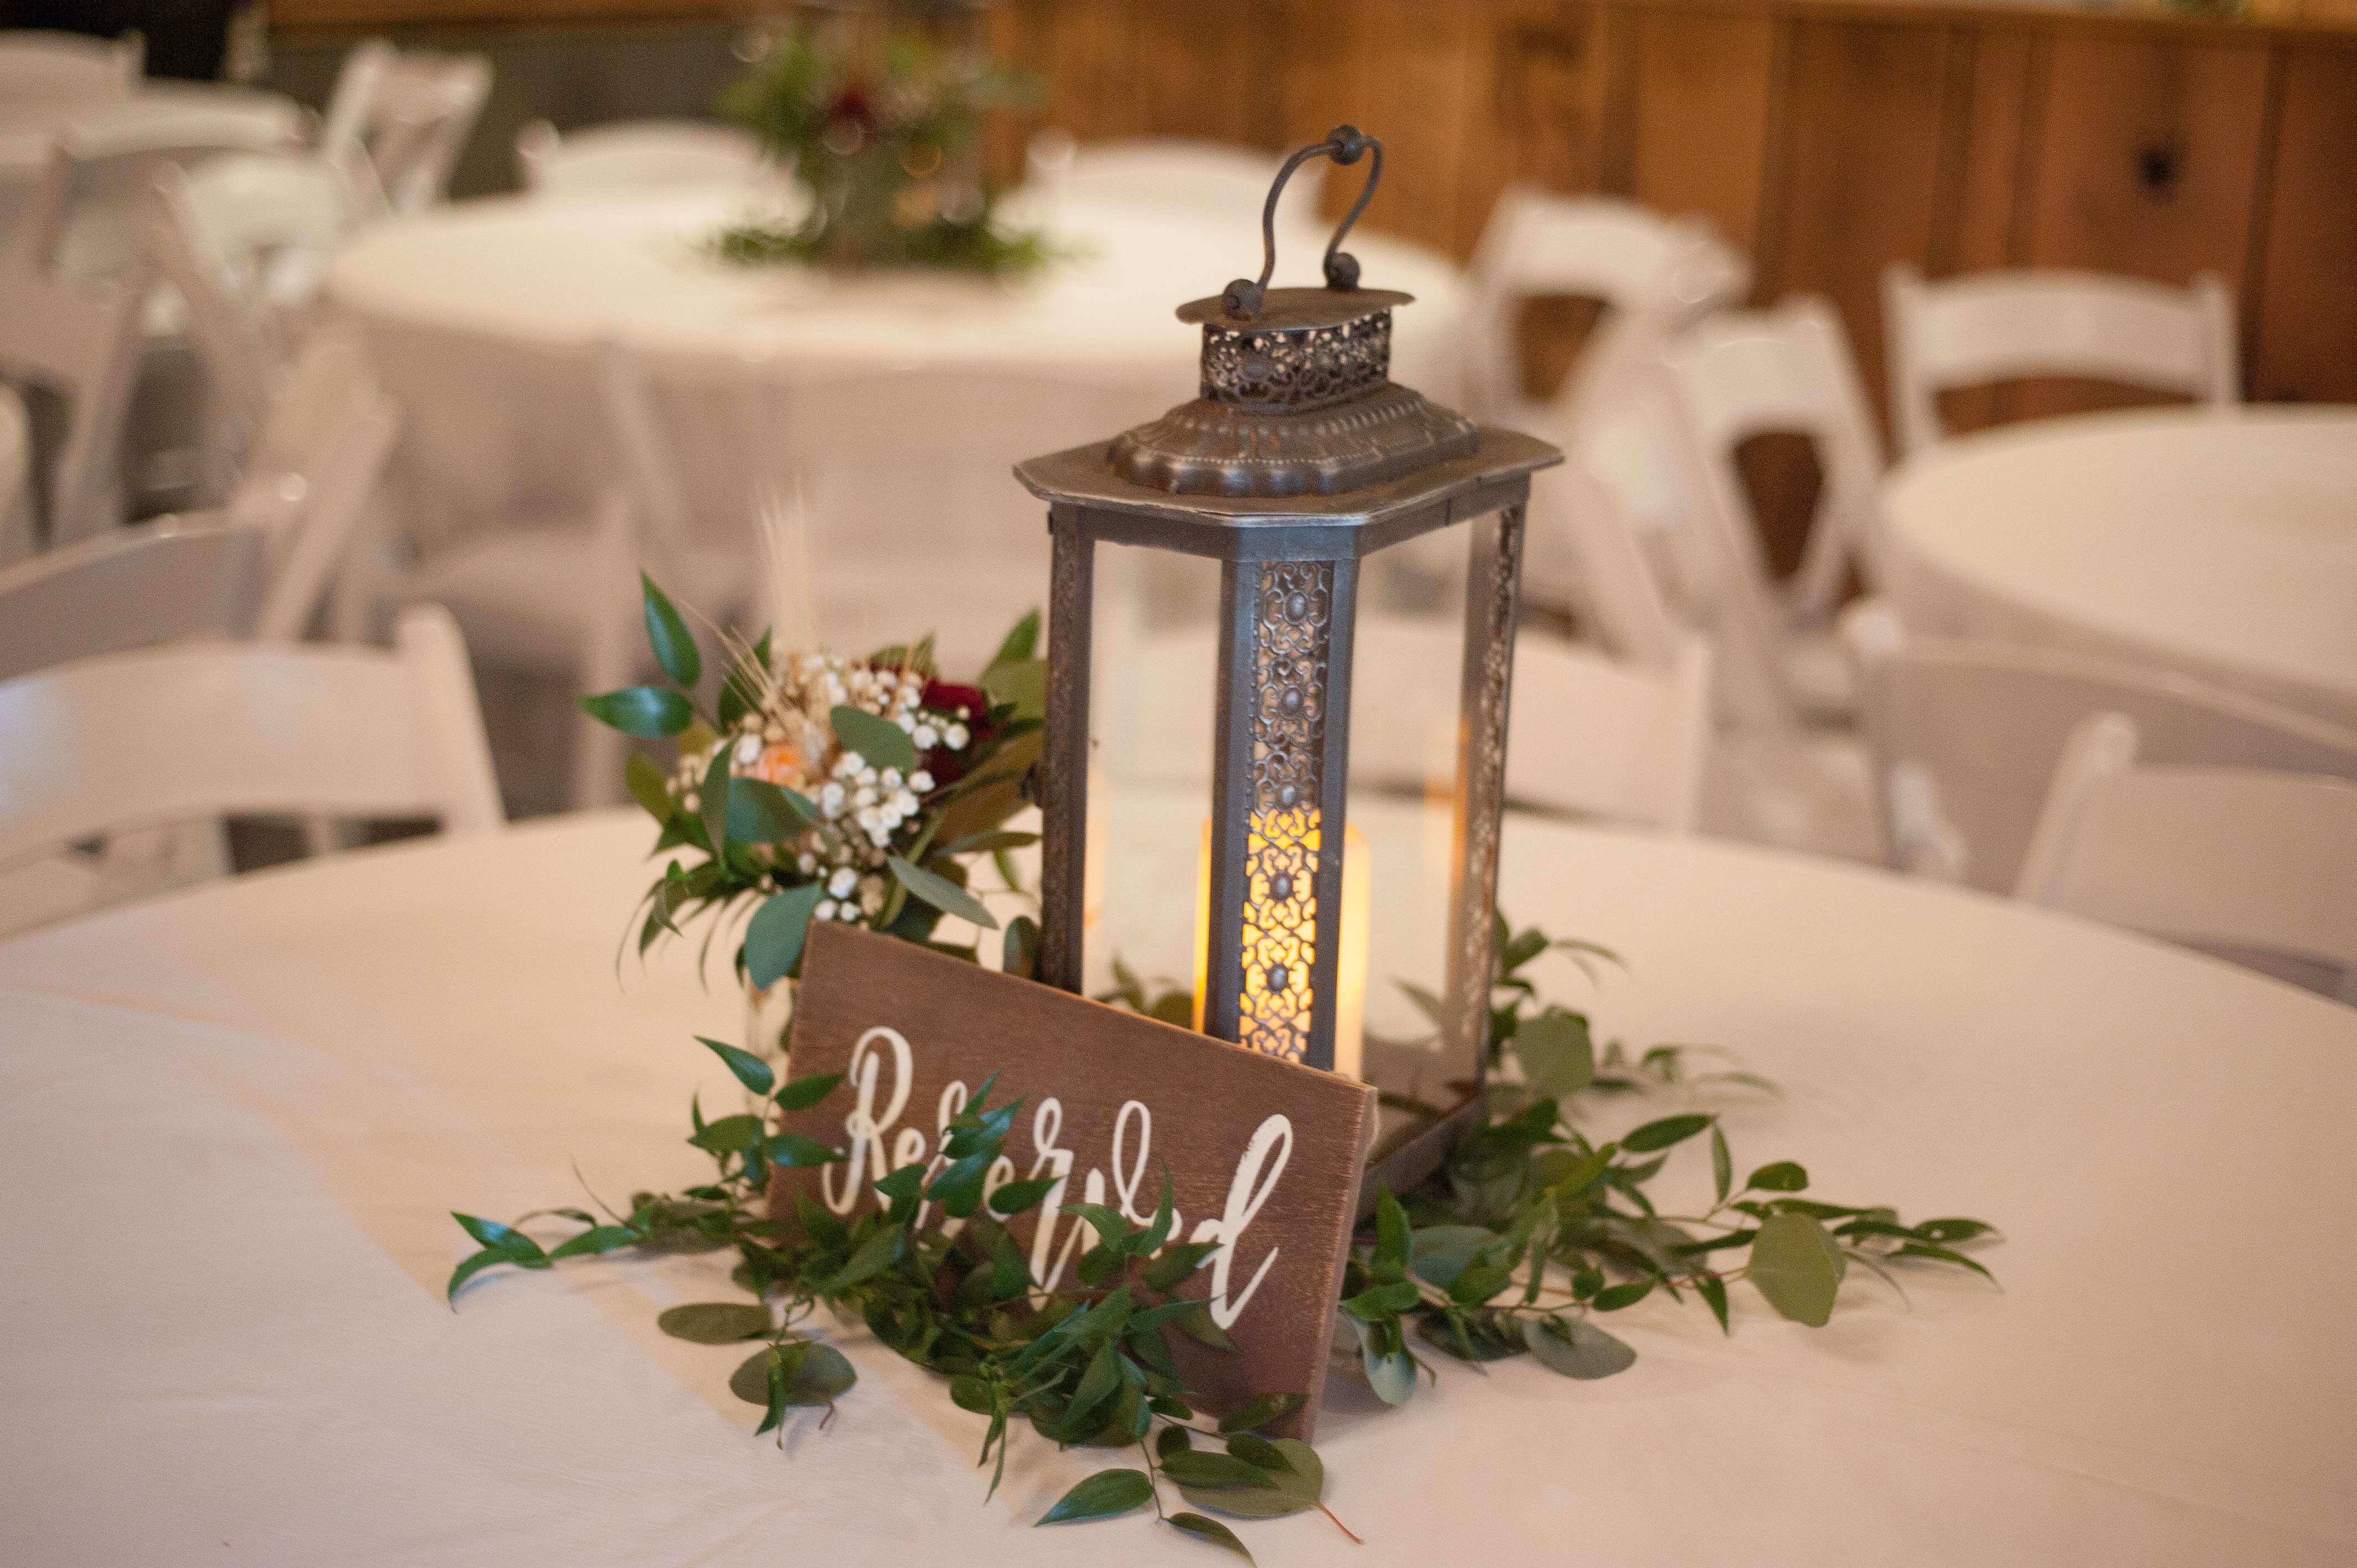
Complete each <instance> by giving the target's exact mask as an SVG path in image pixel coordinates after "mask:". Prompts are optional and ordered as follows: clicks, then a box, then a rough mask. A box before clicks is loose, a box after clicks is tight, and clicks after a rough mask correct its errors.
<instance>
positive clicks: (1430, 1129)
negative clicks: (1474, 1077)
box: [1358, 1090, 1490, 1219]
mask: <svg viewBox="0 0 2357 1568" xmlns="http://www.w3.org/2000/svg"><path fill="white" fill-rule="evenodd" d="M1489 1108H1490V1097H1489V1094H1488V1092H1487V1091H1486V1090H1474V1091H1473V1093H1472V1094H1471V1095H1469V1096H1468V1097H1467V1098H1466V1099H1465V1100H1463V1101H1460V1102H1459V1103H1458V1106H1457V1108H1456V1109H1455V1110H1453V1111H1450V1112H1448V1113H1446V1114H1445V1115H1443V1116H1442V1117H1441V1118H1440V1119H1439V1120H1438V1121H1437V1122H1427V1123H1426V1124H1425V1125H1424V1126H1422V1127H1419V1128H1415V1129H1413V1130H1411V1131H1408V1132H1407V1133H1405V1136H1404V1137H1397V1138H1395V1139H1394V1141H1393V1142H1391V1143H1390V1144H1385V1142H1384V1141H1383V1140H1382V1139H1381V1138H1380V1137H1379V1138H1378V1139H1377V1141H1376V1144H1375V1146H1374V1150H1373V1152H1372V1154H1371V1155H1369V1156H1368V1158H1367V1168H1366V1172H1365V1174H1364V1175H1362V1176H1360V1178H1359V1201H1358V1215H1359V1218H1360V1219H1368V1218H1370V1217H1371V1216H1372V1215H1373V1213H1374V1212H1375V1195H1376V1194H1378V1193H1380V1192H1385V1191H1388V1192H1391V1193H1392V1194H1394V1196H1396V1195H1397V1194H1400V1193H1403V1192H1405V1191H1407V1190H1408V1189H1409V1188H1411V1187H1415V1186H1417V1185H1418V1184H1420V1183H1422V1182H1423V1181H1424V1180H1425V1179H1426V1178H1427V1177H1428V1176H1431V1175H1432V1173H1433V1172H1435V1171H1437V1170H1438V1169H1439V1168H1440V1167H1441V1165H1442V1163H1443V1162H1444V1161H1446V1160H1447V1159H1448V1156H1449V1154H1450V1152H1451V1151H1453V1150H1454V1149H1455V1148H1456V1147H1457V1145H1458V1144H1460V1143H1462V1142H1464V1141H1465V1139H1466V1137H1467V1136H1468V1135H1469V1134H1470V1133H1473V1132H1475V1131H1476V1130H1478V1129H1479V1128H1480V1127H1481V1126H1482V1124H1483V1123H1484V1122H1486V1121H1487V1120H1488V1118H1489Z"/></svg>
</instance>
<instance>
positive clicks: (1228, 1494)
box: [1179, 1437, 1326, 1519]
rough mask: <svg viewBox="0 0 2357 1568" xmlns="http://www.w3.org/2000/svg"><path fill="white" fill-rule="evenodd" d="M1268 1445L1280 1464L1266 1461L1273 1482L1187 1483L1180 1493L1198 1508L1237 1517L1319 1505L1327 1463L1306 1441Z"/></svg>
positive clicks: (1257, 1516) (1265, 1515)
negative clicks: (1255, 1484) (1233, 1484)
mask: <svg viewBox="0 0 2357 1568" xmlns="http://www.w3.org/2000/svg"><path fill="white" fill-rule="evenodd" d="M1266 1446H1267V1447H1268V1448H1269V1449H1271V1450H1273V1451H1274V1452H1275V1455H1277V1456H1278V1457H1279V1458H1280V1459H1281V1461H1282V1465H1281V1466H1268V1465H1263V1466H1261V1468H1263V1469H1265V1470H1267V1471H1268V1474H1269V1480H1270V1482H1271V1483H1272V1484H1271V1485H1269V1486H1266V1487H1186V1486H1182V1487H1179V1496H1181V1497H1183V1498H1186V1499H1187V1500H1188V1501H1189V1502H1190V1503H1192V1504H1194V1505H1195V1506H1196V1507H1197V1508H1199V1509H1211V1510H1212V1511H1213V1512H1215V1513H1223V1514H1227V1515H1229V1516H1231V1517H1232V1518H1235V1519H1282V1518H1284V1517H1285V1516H1286V1515H1287V1514H1296V1513H1301V1512H1303V1511H1305V1510H1306V1509H1314V1508H1316V1507H1317V1506H1318V1502H1319V1500H1320V1499H1321V1498H1324V1497H1325V1495H1326V1466H1324V1465H1323V1464H1322V1463H1320V1462H1319V1460H1318V1451H1317V1450H1316V1449H1314V1448H1312V1447H1310V1446H1309V1444H1307V1443H1303V1442H1300V1441H1298V1440H1297V1439H1295V1438H1291V1437H1279V1438H1276V1439H1275V1440H1273V1441H1271V1442H1269V1443H1268V1444H1266Z"/></svg>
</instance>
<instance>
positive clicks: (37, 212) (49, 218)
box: [15, 114, 245, 281]
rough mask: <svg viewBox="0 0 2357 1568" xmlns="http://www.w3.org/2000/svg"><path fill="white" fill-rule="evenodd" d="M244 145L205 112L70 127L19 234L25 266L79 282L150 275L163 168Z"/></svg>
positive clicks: (182, 165) (195, 161) (37, 188)
mask: <svg viewBox="0 0 2357 1568" xmlns="http://www.w3.org/2000/svg"><path fill="white" fill-rule="evenodd" d="M244 147H245V144H244V143H243V142H242V141H240V140H238V139H236V138H234V137H232V136H231V135H230V134H228V133H226V132H224V131H223V130H222V128H221V126H220V125H219V124H216V123H214V122H212V121H210V120H208V119H206V118H204V117H203V116H202V115H198V114H191V115H189V116H188V117H187V118H186V119H185V120H183V119H178V118H175V117H173V116H170V115H157V116H151V117H148V118H145V119H142V120H141V121H139V122H137V123H136V124H131V125H127V126H122V127H116V128H110V129H106V130H91V129H88V128H85V127H80V126H77V127H74V128H72V129H70V130H68V131H67V132H66V133H65V134H62V135H60V136H59V137H58V139H57V141H56V143H55V145H54V146H53V149H52V151H51V155H50V159H49V164H48V167H47V168H46V169H45V170H44V171H43V172H42V176H41V178H40V180H39V181H38V184H37V185H36V186H35V188H34V190H33V195H32V200H31V203H30V206H29V209H28V211H27V217H26V220H25V221H24V222H23V223H22V225H21V226H20V227H19V229H18V231H17V233H16V237H15V238H16V244H17V245H18V247H19V252H20V256H19V260H20V263H21V264H27V265H30V266H32V267H35V268H37V269H38V270H42V271H46V272H49V273H52V274H56V275H57V276H59V277H62V278H66V279H69V280H74V281H86V280H92V279H113V278H117V277H124V276H129V275H135V274H142V273H146V272H151V271H152V270H153V268H152V266H151V265H150V263H149V261H148V254H147V247H146V235H145V225H146V213H147V201H148V191H149V189H150V188H152V187H153V185H154V183H155V179H156V174H157V172H158V171H159V170H162V169H167V168H186V167H188V166H192V165H195V164H198V163H201V162H203V161H205V160H206V159H209V158H214V157H219V156H222V155H223V154H227V153H234V152H239V151H242V150H244Z"/></svg>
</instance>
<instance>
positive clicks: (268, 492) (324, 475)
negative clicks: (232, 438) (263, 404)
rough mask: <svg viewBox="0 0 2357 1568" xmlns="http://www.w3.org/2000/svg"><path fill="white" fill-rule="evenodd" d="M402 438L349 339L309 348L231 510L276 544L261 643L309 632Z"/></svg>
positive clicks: (397, 416) (335, 335) (324, 337)
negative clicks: (354, 533)
mask: <svg viewBox="0 0 2357 1568" xmlns="http://www.w3.org/2000/svg"><path fill="white" fill-rule="evenodd" d="M400 431H401V411H400V409H399V407H398V406H397V405H396V404H395V403H393V399H392V398H391V397H389V396H387V395H386V394H385V393H384V392H383V391H382V389H381V388H380V387H379V386H378V385H377V381H376V378H375V376H374V375H373V374H372V373H371V371H370V369H369V366H368V362H367V359H366V357H365V356H364V355H363V354H362V353H361V348H360V345H359V344H358V343H357V342H356V341H355V340H354V339H353V338H351V337H350V335H349V334H346V333H342V332H322V333H318V334H315V335H314V336H313V337H312V338H310V339H308V340H307V342H306V343H305V344H304V346H303V349H302V352H301V353H299V354H298V355H296V359H295V363H294V365H293V366H292V367H291V368H290V369H289V371H288V372H287V373H286V375H285V377H284V379H283V381H282V382H281V384H280V387H279V390H278V393H277V398H276V401H275V403H274V404H273V405H272V407H271V411H270V414H269V417H268V418H267V419H266V420H264V423H263V426H262V429H261V431H260V433H259V434H258V435H257V436H256V437H255V439H254V441H253V445H252V446H251V448H250V450H249V451H248V452H247V454H246V458H245V467H244V471H243V475H242V478H241V479H240V481H239V483H238V485H237V488H236V489H235V490H234V491H232V492H231V496H230V499H229V502H228V505H227V506H226V507H225V508H224V509H223V510H224V512H225V515H226V516H227V517H228V518H229V520H230V521H232V522H236V523H241V524H245V525H248V526H252V527H256V528H260V529H263V530H264V531H265V532H267V533H268V535H269V538H270V585H269V590H268V592H267V593H266V594H265V595H264V596H263V599H262V602H261V605H260V607H258V609H257V610H256V612H255V615H254V620H253V632H254V635H255V636H257V637H261V638H264V639H289V640H291V639H298V638H300V637H302V636H303V635H304V634H305V632H306V631H307V629H308V628H309V626H310V624H311V618H312V615H313V613H314V612H315V611H316V610H317V608H318V607H319V603H320V600H321V599H322V597H323V596H325V595H326V593H327V590H328V584H329V582H330V581H331V580H332V579H333V577H334V576H335V574H336V572H337V570H338V568H339V566H341V565H342V564H343V561H344V557H345V552H346V549H347V547H348V546H349V545H350V542H351V539H352V533H353V530H354V529H355V528H356V527H357V526H358V525H359V523H360V521H361V515H362V514H363V512H364V511H365V510H366V509H367V507H368V504H369V501H370V499H371V497H372V496H373V495H374V493H375V490H376V485H377V480H378V479H379V478H381V477H382V474H383V472H384V466H385V463H386V461H387V459H389V458H390V457H391V456H392V455H393V440H394V438H395V437H396V436H397V435H399V434H400Z"/></svg>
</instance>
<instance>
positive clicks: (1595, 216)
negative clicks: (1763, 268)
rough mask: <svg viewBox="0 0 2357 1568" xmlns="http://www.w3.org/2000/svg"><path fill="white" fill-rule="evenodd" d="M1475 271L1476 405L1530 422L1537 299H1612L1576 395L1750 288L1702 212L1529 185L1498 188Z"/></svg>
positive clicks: (1535, 422) (1519, 424) (1746, 272)
mask: <svg viewBox="0 0 2357 1568" xmlns="http://www.w3.org/2000/svg"><path fill="white" fill-rule="evenodd" d="M1468 272H1469V276H1470V279H1471V283H1472V292H1473V309H1472V313H1471V322H1472V339H1471V352H1470V354H1469V361H1470V364H1469V379H1470V381H1471V384H1472V389H1473V391H1472V399H1471V401H1472V403H1473V407H1474V412H1476V413H1478V414H1479V415H1480V417H1481V418H1483V419H1486V420H1489V421H1491V422H1492V423H1495V424H1507V425H1512V426H1513V427H1514V428H1516V429H1523V430H1527V429H1534V428H1539V427H1540V425H1541V423H1542V421H1541V415H1540V413H1539V408H1538V405H1536V404H1534V403H1532V402H1531V400H1530V399H1529V398H1528V396H1527V395H1526V394H1525V392H1524V391H1523V385H1524V382H1523V364H1522V358H1521V353H1520V350H1519V349H1518V347H1517V344H1516V340H1515V339H1516V332H1517V330H1518V328H1519V327H1520V325H1521V319H1522V313H1523V308H1524V307H1525V306H1528V305H1529V304H1530V303H1531V302H1532V301H1533V300H1535V299H1542V298H1546V297H1549V296H1553V295H1568V296H1571V297H1574V298H1579V299H1593V300H1597V301H1599V302H1601V303H1602V304H1603V305H1604V306H1606V307H1607V310H1608V312H1609V314H1608V315H1607V317H1605V319H1604V321H1603V322H1602V323H1600V324H1599V326H1598V329H1597V332H1596V333H1595V334H1593V335H1591V337H1590V338H1589V340H1588V343H1587V348H1586V349H1585V350H1584V351H1583V353H1582V354H1581V357H1580V363H1579V366H1578V367H1577V369H1576V370H1575V371H1573V374H1572V379H1571V381H1570V382H1568V383H1567V384H1566V389H1565V392H1564V393H1563V394H1561V395H1562V396H1563V397H1565V398H1567V399H1571V400H1579V399H1584V398H1587V397H1589V396H1593V395H1598V391H1597V389H1598V388H1600V387H1602V386H1604V385H1606V384H1608V383H1609V382H1611V381H1612V380H1613V372H1614V371H1617V370H1618V369H1619V367H1620V362H1621V361H1622V360H1624V359H1626V358H1627V357H1628V356H1629V355H1630V354H1631V353H1634V352H1639V351H1641V348H1642V346H1643V342H1642V340H1644V339H1647V338H1658V336H1659V335H1660V334H1663V333H1667V332H1673V331H1675V330H1677V329H1678V328H1682V327H1684V326H1685V325H1686V324H1687V323H1688V322H1691V321H1693V320H1695V319H1696V318H1698V317H1701V316H1703V315H1705V314H1706V313H1707V312H1709V311H1712V310H1716V309H1719V308H1722V307H1724V306H1730V305H1733V304H1734V303H1735V302H1736V301H1738V300H1739V299H1741V298H1742V297H1743V295H1744V294H1745V293H1746V292H1747V291H1748V290H1749V288H1750V286H1751V266H1750V263H1749V262H1748V261H1747V260H1746V259H1745V258H1744V257H1743V256H1742V254H1741V253H1740V252H1737V251H1735V250H1734V249H1732V248H1731V247H1729V246H1728V245H1727V243H1726V242H1724V241H1722V240H1721V239H1719V238H1718V236H1717V234H1716V233H1715V232H1713V231H1712V230H1711V228H1710V226H1709V225H1708V224H1706V223H1705V222H1703V221H1702V220H1699V219H1695V218H1664V217H1663V216H1662V215H1661V214H1660V213H1657V212H1654V211H1653V210H1652V209H1649V208H1646V207H1642V206H1640V205H1639V204H1637V203H1636V202H1633V201H1625V200H1622V199H1619V198H1617V197H1608V196H1562V195H1557V194H1556V193H1555V192H1553V191H1546V190H1540V189H1537V188H1533V187H1531V186H1525V185H1515V186H1509V187H1508V188H1506V190H1505V191H1504V192H1503V193H1501V195H1500V196H1499V198H1498V201H1497V205H1496V206H1494V207H1493V208H1491V210H1490V221H1489V224H1488V226H1487V227H1485V228H1484V229H1483V230H1482V231H1481V240H1480V244H1479V245H1478V246H1477V247H1476V248H1475V250H1474V252H1473V261H1472V264H1471V266H1470V267H1469V269H1468ZM1639 328H1641V329H1639ZM1632 338H1634V339H1636V340H1637V341H1632Z"/></svg>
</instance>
